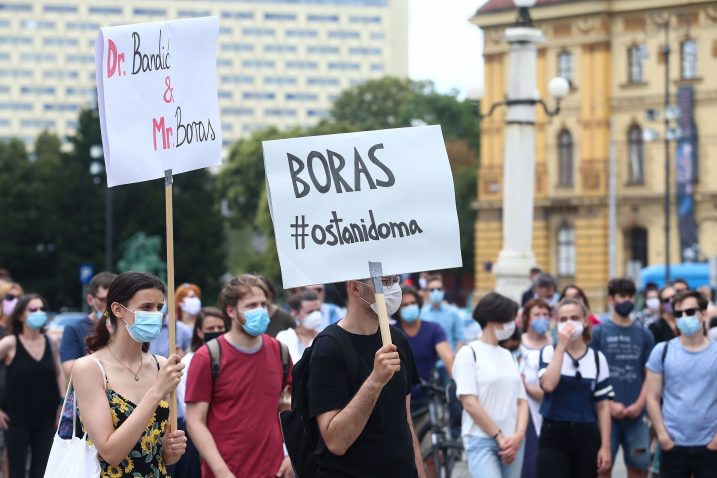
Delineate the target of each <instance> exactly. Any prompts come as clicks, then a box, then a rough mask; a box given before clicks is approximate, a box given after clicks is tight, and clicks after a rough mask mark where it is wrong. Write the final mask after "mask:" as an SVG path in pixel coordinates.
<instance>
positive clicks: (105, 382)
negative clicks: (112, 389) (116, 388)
mask: <svg viewBox="0 0 717 478" xmlns="http://www.w3.org/2000/svg"><path fill="white" fill-rule="evenodd" d="M90 359H92V360H93V361H94V362H95V363H96V364H97V366H98V367H99V368H100V373H102V380H103V383H104V386H105V390H107V384H108V383H109V381H108V380H107V374H106V373H105V368H104V367H103V366H102V362H100V361H99V360H97V359H96V358H94V357H90ZM71 378H72V377H70V379H71Z"/></svg>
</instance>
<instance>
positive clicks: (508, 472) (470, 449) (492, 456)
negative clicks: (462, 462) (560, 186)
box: [463, 436, 525, 478]
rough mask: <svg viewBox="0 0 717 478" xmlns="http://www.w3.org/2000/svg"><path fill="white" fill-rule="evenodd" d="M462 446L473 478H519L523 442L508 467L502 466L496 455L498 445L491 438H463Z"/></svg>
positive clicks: (523, 448)
mask: <svg viewBox="0 0 717 478" xmlns="http://www.w3.org/2000/svg"><path fill="white" fill-rule="evenodd" d="M463 445H464V446H465V449H466V457H467V458H468V469H469V470H470V472H471V476H473V477H474V478H484V477H485V478H488V477H490V478H520V472H521V470H522V469H523V453H524V451H525V441H523V443H521V445H520V450H518V453H517V454H516V455H515V460H513V463H511V464H510V465H505V464H503V462H502V461H501V458H500V456H499V455H498V452H499V451H500V450H499V448H498V444H497V443H496V441H495V440H494V439H492V438H482V437H474V436H464V437H463Z"/></svg>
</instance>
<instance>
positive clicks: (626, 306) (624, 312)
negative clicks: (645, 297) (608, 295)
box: [615, 300, 635, 317]
mask: <svg viewBox="0 0 717 478" xmlns="http://www.w3.org/2000/svg"><path fill="white" fill-rule="evenodd" d="M633 310H635V303H634V302H633V301H631V300H626V301H625V302H621V303H619V304H615V312H617V315H620V316H622V317H627V316H628V315H630V314H631V313H632V311H633Z"/></svg>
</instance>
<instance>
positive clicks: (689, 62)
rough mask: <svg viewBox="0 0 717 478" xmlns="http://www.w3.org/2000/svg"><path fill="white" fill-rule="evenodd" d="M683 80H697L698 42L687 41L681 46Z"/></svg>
mask: <svg viewBox="0 0 717 478" xmlns="http://www.w3.org/2000/svg"><path fill="white" fill-rule="evenodd" d="M680 53H681V70H682V79H684V80H692V79H695V78H697V42H696V41H694V40H690V39H688V40H685V41H683V42H682V45H680Z"/></svg>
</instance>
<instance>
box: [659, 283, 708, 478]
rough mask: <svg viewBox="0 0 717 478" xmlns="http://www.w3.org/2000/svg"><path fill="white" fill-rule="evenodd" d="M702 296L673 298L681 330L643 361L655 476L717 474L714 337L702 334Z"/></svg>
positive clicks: (689, 294) (704, 301) (691, 294)
mask: <svg viewBox="0 0 717 478" xmlns="http://www.w3.org/2000/svg"><path fill="white" fill-rule="evenodd" d="M708 305H709V304H708V302H707V299H705V298H704V297H703V296H702V294H700V293H699V292H696V291H687V292H682V293H678V294H677V296H676V297H675V298H674V300H673V301H672V306H673V310H674V312H673V313H674V315H675V318H676V319H677V328H678V329H679V331H680V335H679V336H678V337H676V338H674V339H672V340H669V341H666V342H661V343H659V344H657V345H656V346H655V348H654V349H653V350H652V353H650V358H649V359H648V361H647V380H646V386H647V410H648V413H649V414H650V419H651V420H652V424H653V426H654V428H655V432H656V434H657V439H658V440H659V442H660V448H661V459H660V477H662V478H668V477H669V478H689V477H691V476H695V477H715V476H717V381H716V380H714V373H715V370H717V343H714V342H712V341H710V340H709V339H708V338H707V337H706V336H705V333H706V330H705V325H706V324H705V322H706V320H707V307H708Z"/></svg>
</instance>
